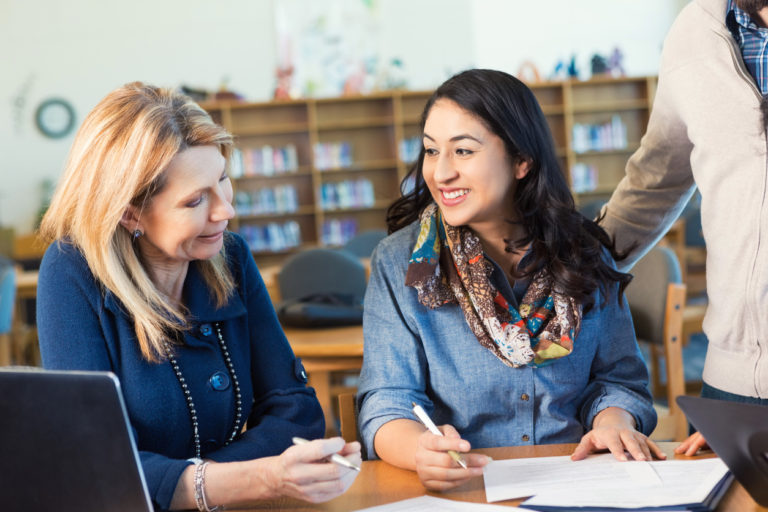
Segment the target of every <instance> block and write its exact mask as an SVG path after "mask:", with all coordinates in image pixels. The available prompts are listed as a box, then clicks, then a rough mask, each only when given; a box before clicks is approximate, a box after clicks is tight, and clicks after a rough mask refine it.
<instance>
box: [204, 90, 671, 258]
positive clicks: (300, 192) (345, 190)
mask: <svg viewBox="0 0 768 512" xmlns="http://www.w3.org/2000/svg"><path fill="white" fill-rule="evenodd" d="M655 86H656V78H655V77H639V78H619V79H610V78H599V79H593V80H590V81H584V82H578V81H567V82H544V83H536V84H531V85H530V87H531V89H532V90H533V92H534V94H535V95H536V97H537V99H538V100H539V103H540V104H541V107H542V110H543V112H544V114H545V116H546V118H547V121H548V123H549V125H550V128H551V130H552V135H553V138H554V140H555V146H556V149H557V155H558V157H559V159H560V164H561V167H562V168H563V170H564V172H566V176H567V178H568V180H569V183H570V184H571V186H572V189H573V190H574V193H575V194H576V198H577V201H578V202H583V201H590V200H592V199H596V198H603V197H606V198H607V196H608V195H610V193H611V192H612V191H613V189H614V187H615V186H616V184H617V183H618V182H619V180H620V179H621V178H622V177H623V175H624V165H625V164H626V161H627V159H628V158H629V156H630V155H631V154H632V152H634V150H635V149H637V147H638V146H639V142H640V138H641V136H642V135H643V133H645V128H646V125H647V123H648V116H649V113H650V109H651V105H652V103H653V95H654V93H655ZM430 94H431V91H390V92H384V93H377V94H373V95H368V96H352V97H342V98H328V99H306V100H288V101H273V102H263V103H243V102H217V103H204V104H203V105H202V106H203V108H205V109H206V110H207V111H208V112H209V113H210V114H211V115H212V116H213V118H214V119H215V120H216V121H217V122H218V123H220V124H221V125H223V126H224V127H225V128H227V129H228V130H229V131H230V132H231V133H233V134H234V135H235V140H236V147H237V152H236V155H235V157H233V159H232V161H231V163H230V175H231V176H232V181H233V185H234V189H235V209H236V212H237V214H236V217H235V219H233V221H232V223H231V229H232V230H234V231H238V232H240V233H241V234H243V236H244V237H245V238H246V240H248V242H249V244H250V245H251V249H252V251H253V253H254V257H255V258H256V259H257V261H258V262H259V263H260V264H262V265H263V264H272V263H280V262H281V261H282V259H283V258H284V257H285V256H286V255H288V254H291V253H293V252H296V251H298V250H301V249H303V248H306V247H314V246H337V245H343V243H344V242H345V241H346V240H347V239H348V238H350V237H351V236H353V235H354V234H355V233H357V232H361V231H365V230H368V229H383V228H385V220H384V219H385V212H386V208H387V206H388V205H389V204H390V203H391V202H392V200H394V199H395V198H396V197H397V196H398V195H399V187H400V181H401V180H402V178H403V177H404V176H405V174H406V172H407V170H408V168H409V165H410V163H411V162H412V161H413V159H415V157H416V155H417V154H418V149H419V147H420V131H419V122H420V116H421V111H422V109H423V107H424V104H425V102H426V100H427V99H428V98H429V96H430Z"/></svg>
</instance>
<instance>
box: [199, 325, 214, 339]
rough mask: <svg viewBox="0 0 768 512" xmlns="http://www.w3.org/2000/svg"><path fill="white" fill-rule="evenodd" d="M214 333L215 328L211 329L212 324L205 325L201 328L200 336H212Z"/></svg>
mask: <svg viewBox="0 0 768 512" xmlns="http://www.w3.org/2000/svg"><path fill="white" fill-rule="evenodd" d="M212 332H213V327H211V324H203V325H201V326H200V334H202V335H203V336H210V335H211V333H212Z"/></svg>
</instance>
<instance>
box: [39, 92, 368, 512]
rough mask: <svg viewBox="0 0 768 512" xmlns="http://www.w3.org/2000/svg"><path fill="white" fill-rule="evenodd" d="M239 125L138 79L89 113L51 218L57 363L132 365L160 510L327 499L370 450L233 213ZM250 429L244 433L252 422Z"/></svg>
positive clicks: (49, 263) (47, 269) (47, 222)
mask: <svg viewBox="0 0 768 512" xmlns="http://www.w3.org/2000/svg"><path fill="white" fill-rule="evenodd" d="M231 148H232V137H231V136H230V134H229V133H227V132H226V131H225V130H224V129H223V128H221V127H220V126H218V125H216V124H215V123H214V122H213V121H212V120H211V118H210V117H209V116H208V114H207V113H206V112H205V111H203V110H202V109H201V108H200V107H199V106H198V105H196V104H195V103H194V102H192V101H191V100H190V99H189V98H187V97H186V96H183V95H181V94H178V93H175V92H173V91H171V90H167V89H159V88H155V87H151V86H148V85H144V84H141V83H132V84H128V85H126V86H124V87H120V88H118V89H117V90H115V91H113V92H112V93H110V94H109V95H107V96H106V97H105V98H104V99H103V100H102V101H101V102H100V103H99V104H98V105H97V106H96V107H95V108H94V109H93V110H92V111H91V112H90V113H89V114H88V116H87V117H86V119H85V121H84V122H83V125H82V127H81V128H80V130H79V132H78V134H77V136H76V138H75V142H74V144H73V146H72V150H71V152H70V156H69V160H68V163H67V166H66V170H65V173H64V176H63V177H62V179H61V182H60V183H59V185H58V188H57V190H56V192H55V194H54V197H53V200H52V202H51V206H50V208H49V210H48V212H47V213H46V215H45V218H44V219H43V222H42V227H41V232H42V234H43V235H44V236H46V237H48V238H49V239H50V240H55V241H56V242H55V243H53V244H52V245H51V246H50V247H49V249H48V250H47V252H46V254H45V257H44V258H43V262H42V266H41V268H40V277H39V286H38V295H37V297H38V302H37V305H38V313H37V321H38V329H39V331H38V332H39V337H40V351H41V355H42V359H43V365H44V366H45V367H46V368H52V369H65V370H104V371H111V372H114V373H115V374H116V375H117V377H118V378H119V379H120V383H121V387H122V391H123V396H124V398H125V402H126V406H127V410H128V415H129V418H130V421H131V425H132V427H133V433H134V436H135V439H136V444H137V446H138V449H139V455H140V459H141V464H142V466H143V469H144V474H145V475H146V478H147V484H148V487H149V491H150V495H151V497H152V500H153V501H154V503H155V505H156V506H157V507H159V508H162V509H168V508H170V509H192V508H197V509H199V510H201V511H204V510H215V509H216V508H217V507H219V506H224V505H233V504H238V503H241V504H242V503H248V502H253V501H254V500H259V499H267V498H274V497H277V496H293V497H297V498H301V499H305V500H309V501H324V500H328V499H330V498H333V497H335V496H337V495H339V494H341V493H342V492H343V491H344V490H345V489H346V488H348V487H349V485H351V483H352V481H353V480H354V478H355V475H356V473H355V472H354V471H350V470H348V469H346V468H342V467H339V466H337V465H336V464H333V463H331V462H329V461H328V460H327V457H328V456H329V455H330V454H332V453H335V452H339V453H341V454H342V455H347V456H349V457H351V458H352V460H353V461H355V462H357V461H359V460H360V453H359V452H360V446H359V444H357V443H352V444H345V443H344V442H343V440H342V439H340V438H335V439H329V440H317V441H313V442H311V443H308V444H305V445H303V446H291V438H292V437H293V436H299V437H305V438H309V439H313V438H317V437H321V436H322V435H323V431H324V420H323V415H322V411H321V409H320V406H319V404H318V401H317V398H316V397H315V394H314V391H313V390H312V389H311V388H307V387H306V385H305V384H306V376H305V374H304V370H303V368H302V366H301V362H300V361H299V360H298V359H296V358H295V357H294V355H293V352H292V351H291V348H290V346H289V345H288V342H287V341H286V339H285V336H284V334H283V332H282V330H281V328H280V325H279V324H278V322H277V318H276V315H275V312H274V310H273V308H272V303H271V301H270V299H269V296H268V295H267V291H266V288H265V286H264V283H263V281H262V279H261V276H260V275H259V272H258V270H257V269H256V265H255V264H254V261H253V258H252V256H251V253H250V251H249V249H248V247H247V245H246V244H245V242H244V241H243V240H242V238H240V237H239V236H237V235H234V234H232V233H229V232H227V231H226V227H227V223H228V221H229V220H230V219H231V218H232V216H233V215H234V210H233V208H232V204H231V202H232V193H233V192H232V184H231V183H230V180H229V177H228V176H227V173H226V157H227V156H228V155H229V153H230V150H231ZM246 426H247V427H248V429H247V430H246V431H245V432H243V429H244V427H246Z"/></svg>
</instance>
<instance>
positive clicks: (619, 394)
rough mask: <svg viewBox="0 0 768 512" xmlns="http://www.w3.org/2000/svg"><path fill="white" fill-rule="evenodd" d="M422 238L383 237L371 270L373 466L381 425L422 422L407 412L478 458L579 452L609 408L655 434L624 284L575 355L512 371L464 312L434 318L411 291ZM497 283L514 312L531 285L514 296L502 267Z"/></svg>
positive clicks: (363, 381) (365, 391) (368, 420)
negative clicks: (574, 448) (445, 430)
mask: <svg viewBox="0 0 768 512" xmlns="http://www.w3.org/2000/svg"><path fill="white" fill-rule="evenodd" d="M418 230H419V226H418V223H414V224H412V225H410V226H408V227H406V228H403V229H401V230H400V231H398V232H396V233H394V234H392V235H391V236H389V237H387V238H386V239H384V240H383V241H382V242H381V243H380V244H379V245H378V247H377V248H376V251H375V252H374V254H373V257H372V261H371V277H370V281H369V283H368V288H367V291H366V295H365V313H364V317H363V330H364V333H365V345H364V346H365V349H364V350H365V352H364V359H363V368H362V372H361V376H360V382H359V386H358V395H357V402H358V407H359V409H360V414H359V418H358V424H359V428H360V434H361V436H362V441H363V446H364V449H365V450H366V453H367V457H368V458H371V459H373V458H375V457H376V452H375V451H374V448H373V439H374V436H375V435H376V432H377V431H378V429H379V428H380V427H381V426H382V425H384V424H385V423H387V422H389V421H392V420H395V419H399V418H407V419H413V420H416V417H415V415H414V414H413V413H412V410H411V409H412V407H411V402H416V403H417V404H420V405H421V406H422V407H424V409H426V411H427V412H428V413H429V414H430V416H431V417H432V419H433V420H434V422H435V423H436V424H438V425H442V424H446V423H447V424H451V425H453V426H454V427H456V429H457V430H458V431H459V433H460V434H461V436H462V438H464V439H466V440H467V441H469V442H470V443H471V444H472V447H473V448H483V447H493V446H516V445H533V444H547V443H574V442H578V441H579V440H580V438H581V437H582V435H584V433H585V432H586V431H587V430H589V428H590V426H591V425H592V421H593V420H594V418H595V415H597V413H599V412H600V411H601V410H603V409H605V408H607V407H620V408H622V409H624V410H626V411H628V412H629V413H630V414H632V416H633V417H634V418H635V422H636V423H637V429H638V430H639V431H641V432H643V433H644V434H646V435H647V434H650V433H651V431H652V430H653V428H654V427H655V426H656V413H655V412H654V410H653V406H652V399H651V395H650V393H649V390H648V370H647V368H646V366H645V363H644V362H643V359H642V357H641V355H640V351H639V349H638V346H637V341H636V339H635V334H634V328H633V325H632V318H631V317H630V313H629V308H628V306H627V302H626V300H622V303H621V304H619V302H618V300H617V298H616V293H618V284H614V285H612V286H611V289H612V290H613V293H612V294H611V296H610V297H609V298H608V300H607V301H605V304H603V297H602V296H601V295H600V293H599V292H598V291H596V292H595V305H594V306H593V307H592V309H591V310H590V311H589V312H588V313H586V314H585V315H584V317H583V318H582V326H581V331H580V333H579V334H578V336H577V337H576V339H575V340H574V349H573V352H572V353H571V354H569V355H568V356H566V357H563V358H561V359H558V360H557V361H555V362H553V363H551V364H549V365H548V366H544V367H541V368H533V367H520V368H512V367H509V366H507V365H505V364H504V363H502V362H501V361H500V360H499V359H497V358H496V356H494V355H493V354H492V353H491V352H490V351H489V350H487V349H485V348H483V347H482V346H481V345H480V344H479V342H478V341H477V338H476V337H475V335H474V334H473V333H472V331H471V330H470V328H469V326H468V325H467V322H466V320H465V319H464V314H463V313H462V311H461V308H460V307H459V306H458V304H445V305H443V306H441V307H440V308H437V309H434V310H431V309H429V308H427V307H426V306H423V305H422V304H420V303H419V301H418V297H417V292H416V290H415V289H414V288H412V287H409V286H406V285H405V273H406V270H407V267H408V260H409V258H410V255H411V251H412V249H413V246H414V244H415V242H416V237H417V235H418ZM606 254H607V253H606ZM491 281H492V283H493V284H494V286H496V287H497V289H498V290H500V291H501V293H502V295H504V297H505V298H506V299H507V300H508V301H509V302H510V304H513V305H515V307H517V304H518V303H519V300H520V299H521V298H522V296H523V295H524V293H525V290H526V288H527V283H525V282H523V283H520V282H518V283H516V284H515V286H514V289H513V288H512V287H511V286H510V285H509V282H508V281H507V280H506V278H505V277H504V273H503V272H502V271H501V269H500V268H499V267H498V265H495V270H494V272H493V274H492V276H491Z"/></svg>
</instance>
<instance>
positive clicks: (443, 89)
mask: <svg viewBox="0 0 768 512" xmlns="http://www.w3.org/2000/svg"><path fill="white" fill-rule="evenodd" d="M439 99H447V100H451V101H453V102H454V103H456V104H457V105H459V106H460V107H462V108H463V109H464V110H466V111H467V112H470V113H472V114H474V115H475V116H476V117H477V118H478V119H480V120H481V121H482V122H484V123H485V125H486V127H487V128H488V129H490V130H491V131H492V132H493V133H495V134H496V135H497V136H499V137H500V138H501V139H502V140H503V141H504V145H505V147H506V150H507V153H509V156H510V157H511V161H512V162H513V163H516V162H521V161H527V162H528V163H529V165H530V168H529V171H528V174H527V175H526V176H525V177H524V178H523V179H521V180H520V181H519V182H518V183H517V188H516V190H515V193H514V197H513V201H514V207H515V209H516V211H517V212H518V219H517V220H515V221H512V220H509V222H516V223H519V224H521V225H522V226H523V228H524V232H525V235H524V236H523V237H522V238H520V239H518V240H510V239H505V240H504V242H505V243H506V250H507V252H513V251H516V250H518V249H521V248H523V247H526V246H527V245H528V244H531V255H530V256H529V257H527V258H526V265H525V268H521V269H511V271H512V273H513V275H515V276H516V277H518V278H525V277H531V276H533V274H535V273H536V272H538V271H539V270H541V269H547V270H548V271H549V273H550V274H551V275H552V277H553V279H554V281H555V283H556V284H558V285H560V286H561V287H562V289H563V290H564V291H565V293H567V294H568V295H569V296H571V297H573V298H574V299H576V300H577V301H578V302H580V303H581V304H583V305H584V311H588V310H589V309H590V308H591V307H592V306H593V305H594V296H593V292H594V291H595V290H596V289H598V288H599V289H600V291H601V293H602V295H603V297H605V298H607V297H608V296H609V295H610V293H609V286H610V285H611V284H612V283H615V282H618V283H619V290H620V292H623V291H624V288H625V287H626V286H627V284H629V282H630V281H631V280H632V276H631V275H629V274H624V273H622V272H619V271H617V270H615V269H614V268H613V267H612V266H611V265H610V264H609V263H608V262H606V260H605V259H604V257H603V251H604V249H607V250H608V251H609V252H610V254H611V256H612V257H613V258H614V259H615V260H617V261H618V260H621V259H623V258H624V257H625V256H626V254H619V253H617V251H616V247H615V244H614V241H613V240H611V238H610V237H609V236H608V234H607V233H606V232H605V230H603V229H602V228H601V227H600V226H598V225H597V224H596V223H595V222H594V221H592V220H590V219H587V218H586V217H584V216H583V215H581V214H580V213H579V212H577V211H576V208H575V204H574V201H573V196H572V195H571V191H570V189H569V188H568V183H567V182H566V180H565V176H564V174H563V171H562V169H560V165H559V163H558V160H557V156H556V154H555V146H554V142H553V140H552V134H551V132H550V130H549V125H548V124H547V121H546V119H545V117H544V114H543V113H542V111H541V108H540V107H539V103H538V102H537V101H536V98H535V97H534V95H533V93H532V92H531V90H530V89H529V88H528V87H526V86H525V84H523V83H522V82H521V81H520V80H518V79H517V78H515V77H513V76H511V75H509V74H507V73H504V72H502V71H495V70H490V69H471V70H468V71H464V72H462V73H459V74H457V75H455V76H453V77H452V78H450V79H448V80H447V81H446V82H445V83H443V84H442V85H441V86H440V87H438V88H437V90H436V91H435V92H434V94H432V96H431V97H430V98H429V100H428V101H427V104H426V106H425V107H424V112H423V113H422V116H421V130H422V132H423V130H424V125H425V123H426V120H427V116H428V115H429V112H430V110H431V109H432V106H433V105H434V104H435V102H436V101H437V100H439ZM423 163H424V147H423V146H422V148H421V151H420V152H419V157H418V159H417V160H416V163H415V164H414V165H413V167H412V168H411V170H410V171H409V173H408V175H407V176H406V177H405V179H404V180H403V183H402V185H401V190H405V189H406V187H407V188H409V189H410V191H408V192H406V193H404V194H403V195H402V196H401V197H400V198H399V199H397V200H396V201H395V202H394V203H393V204H392V205H391V206H390V207H389V209H388V210H387V226H388V228H389V232H390V233H393V232H395V231H397V230H399V229H402V228H404V227H405V226H407V225H409V224H411V223H412V222H414V221H416V220H417V219H418V218H419V214H420V213H421V211H422V210H423V209H424V208H425V207H426V206H427V205H428V204H430V203H431V202H432V201H433V198H432V195H431V194H430V192H429V189H428V188H427V185H426V183H425V182H424V176H423V172H422V171H423ZM618 300H619V302H621V293H619V295H618Z"/></svg>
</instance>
